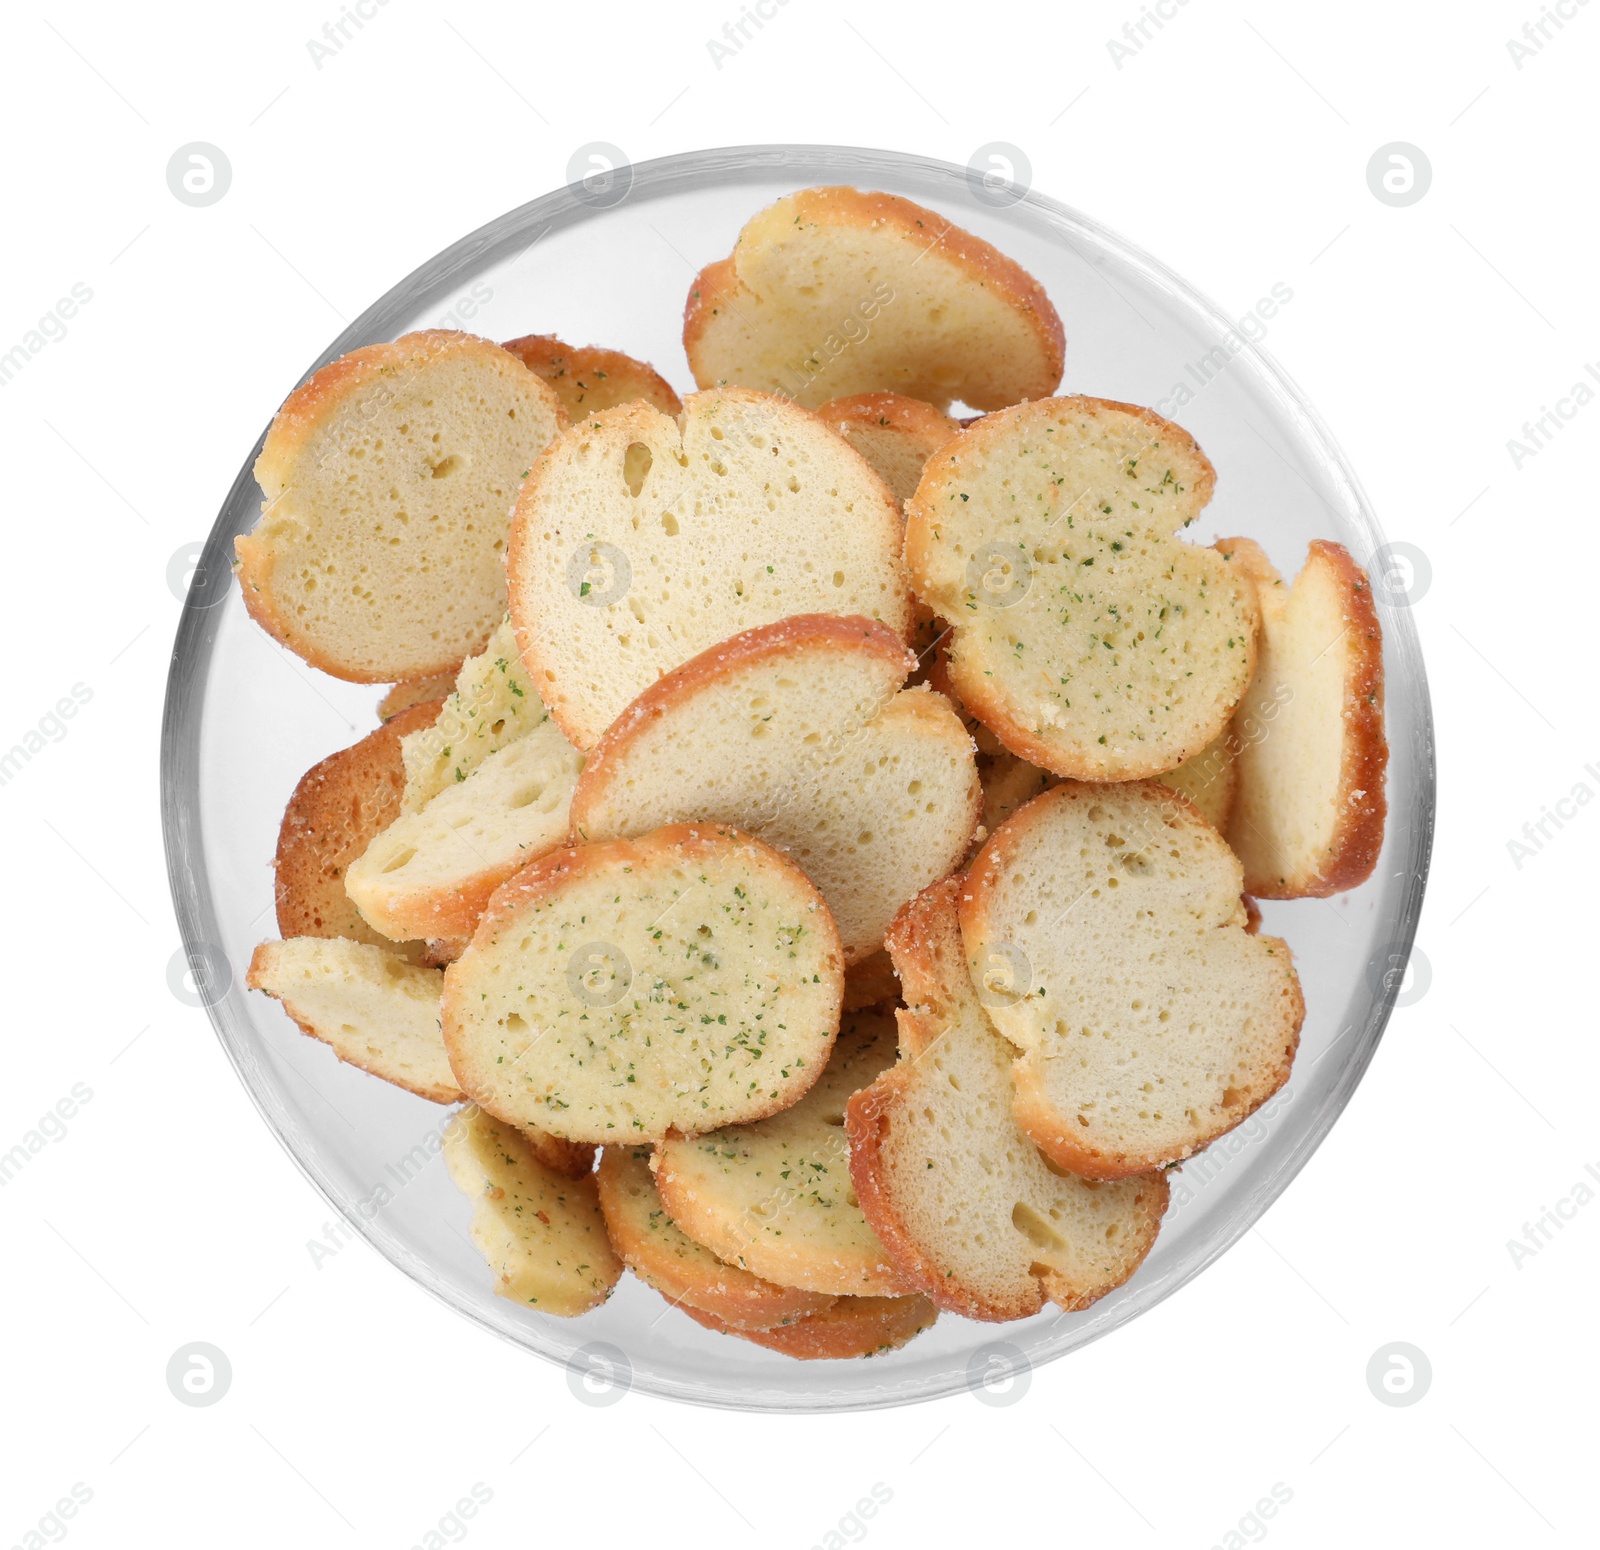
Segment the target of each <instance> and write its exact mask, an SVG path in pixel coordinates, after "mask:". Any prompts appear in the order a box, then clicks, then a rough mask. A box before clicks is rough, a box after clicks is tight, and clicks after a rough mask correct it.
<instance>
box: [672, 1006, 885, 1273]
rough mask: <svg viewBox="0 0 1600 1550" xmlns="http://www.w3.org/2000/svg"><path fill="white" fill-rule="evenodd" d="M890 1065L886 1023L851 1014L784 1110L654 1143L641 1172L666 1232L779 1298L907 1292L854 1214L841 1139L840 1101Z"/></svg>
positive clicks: (881, 1017) (879, 1015)
mask: <svg viewBox="0 0 1600 1550" xmlns="http://www.w3.org/2000/svg"><path fill="white" fill-rule="evenodd" d="M894 1056H895V1033H894V1020H893V1018H892V1017H890V1015H889V1014H888V1013H887V1012H882V1011H861V1012H854V1013H852V1014H851V1015H850V1016H848V1017H846V1018H845V1020H844V1026H843V1027H842V1028H841V1029H840V1030H839V1040H838V1043H837V1044H835V1045H834V1049H833V1058H832V1059H831V1060H830V1061H829V1062H828V1069H827V1070H826V1071H824V1072H823V1073H822V1075H821V1077H819V1078H818V1080H817V1084H816V1086H815V1087H813V1088H812V1089H811V1090H810V1092H808V1093H807V1094H806V1095H805V1096H804V1097H803V1098H801V1099H800V1101H799V1102H798V1103H796V1104H795V1105H794V1106H793V1107H792V1108H788V1109H785V1110H784V1111H783V1112H782V1113H781V1114H774V1115H773V1116H772V1117H771V1118H769V1119H764V1120H762V1121H760V1122H759V1123H758V1124H753V1125H739V1126H730V1127H727V1128H725V1129H722V1130H718V1131H714V1132H713V1133H711V1134H710V1135H702V1136H691V1137H682V1138H676V1137H675V1138H670V1139H668V1140H667V1141H665V1142H663V1143H662V1144H661V1145H660V1146H658V1147H657V1148H656V1153H655V1158H654V1161H653V1163H652V1167H653V1168H654V1169H655V1176H656V1188H657V1189H658V1190H660V1192H661V1201H662V1204H663V1205H665V1206H666V1208H667V1211H668V1213H669V1214H670V1215H671V1217H672V1219H673V1221H674V1222H676V1223H677V1224H678V1226H679V1227H681V1228H682V1229H683V1231H684V1232H686V1233H687V1234H688V1235H689V1236H690V1237H691V1238H693V1239H694V1240H695V1242H697V1243H703V1244H704V1245H705V1246H706V1247H707V1248H708V1249H710V1250H711V1251H712V1253H714V1254H716V1255H717V1256H718V1257H719V1258H720V1259H725V1260H727V1261H728V1262H729V1263H730V1264H734V1265H739V1266H742V1267H743V1268H744V1269H746V1270H749V1271H751V1272H752V1273H754V1274H755V1275H758V1276H763V1277H765V1278H766V1279H767V1280H769V1281H776V1282H777V1283H778V1284H779V1285H780V1286H798V1287H803V1288H804V1289H805V1290H806V1291H809V1292H824V1293H831V1294H833V1295H835V1296H845V1295H852V1296H874V1295H888V1296H893V1295H896V1294H898V1293H901V1292H904V1291H906V1290H908V1288H907V1287H906V1285H905V1283H904V1281H903V1280H902V1278H901V1277H900V1275H899V1273H898V1272H897V1271H896V1270H895V1269H894V1267H893V1265H892V1264H891V1263H890V1261H889V1258H888V1256H887V1255H886V1254H885V1253H884V1248H883V1245H882V1244H881V1243H879V1242H878V1239H877V1237H876V1235H875V1234H874V1233H873V1231H872V1229H871V1227H869V1226H868V1225H867V1219H866V1217H864V1216H863V1215H862V1214H861V1207H860V1205H859V1204H858V1203H857V1201H856V1192H855V1186H854V1184H853V1183H852V1182H851V1179H850V1160H849V1148H848V1145H847V1143H846V1141H845V1133H844V1109H845V1103H846V1101H847V1100H848V1099H849V1097H850V1095H851V1093H853V1092H856V1091H857V1090H858V1089H860V1088H862V1087H865V1086H866V1085H867V1084H868V1083H869V1082H871V1081H872V1080H873V1078H874V1077H876V1076H877V1075H878V1073H879V1072H880V1071H882V1070H883V1069H884V1067H885V1066H887V1065H890V1064H892V1062H893V1061H894Z"/></svg>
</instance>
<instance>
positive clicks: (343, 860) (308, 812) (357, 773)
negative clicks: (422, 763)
mask: <svg viewBox="0 0 1600 1550" xmlns="http://www.w3.org/2000/svg"><path fill="white" fill-rule="evenodd" d="M438 713H439V702H438V701H434V702H433V703H431V704H423V705H417V706H413V707H412V708H411V709H410V710H406V711H401V712H399V713H397V714H396V715H395V716H394V717H393V718H392V719H391V720H389V721H387V722H385V723H384V725H383V726H381V727H379V728H378V730H377V731H376V732H369V733H368V734H367V735H366V736H365V737H364V738H362V739H361V741H360V742H359V743H355V744H353V745H352V746H351V747H349V748H342V749H340V750H339V752H338V753H336V754H330V755H329V756H328V757H327V758H326V759H324V760H323V761H322V762H321V763H320V764H315V765H313V766H312V767H311V768H310V769H309V770H307V771H306V773H305V774H304V775H302V776H301V777H300V782H299V784H298V785H297V786H296V787H295V788H294V794H293V795H292V796H291V797H290V798H289V805H288V806H287V807H286V808H285V809H284V812H283V822H282V824H281V825H279V828H278V853H277V857H276V859H275V860H274V862H273V873H274V892H275V895H276V899H277V906H278V930H279V932H280V933H281V934H282V935H283V936H285V937H295V936H324V937H343V938H345V939H346V940H347V941H351V942H366V943H369V944H370V945H372V946H374V947H379V946H381V947H393V946H394V945H395V944H394V942H392V941H391V940H390V939H389V938H387V937H385V936H383V935H382V934H381V933H379V932H377V931H374V930H373V928H372V927H371V926H369V925H368V924H367V923H366V921H365V920H363V919H362V918H361V913H360V911H359V910H357V909H356V907H355V905H354V904H353V903H352V902H351V900H350V896H349V894H348V893H346V892H345V874H346V873H347V872H348V871H349V869H350V867H351V865H352V864H353V863H354V862H355V861H357V860H359V859H360V856H361V853H362V852H363V851H364V850H366V848H367V846H369V845H370V844H371V843H372V841H373V840H374V839H375V838H376V837H377V836H378V835H379V834H381V833H382V832H383V830H384V829H386V828H387V827H388V826H389V825H390V824H391V823H393V822H394V820H395V819H396V818H397V817H398V816H399V813H400V799H401V792H402V791H403V789H404V787H405V766H404V764H403V763H402V756H401V752H400V740H401V739H402V738H403V737H404V736H405V735H406V734H407V733H409V732H412V731H415V730H416V729H417V728H419V727H424V726H427V725H429V724H430V723H431V722H432V721H433V719H434V717H435V716H436V715H438ZM408 934H414V933H408ZM405 952H406V956H407V957H411V958H415V957H417V956H419V951H418V946H417V944H409V943H408V944H407V947H406V949H405Z"/></svg>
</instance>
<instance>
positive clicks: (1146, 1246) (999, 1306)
mask: <svg viewBox="0 0 1600 1550" xmlns="http://www.w3.org/2000/svg"><path fill="white" fill-rule="evenodd" d="M961 890H962V882H961V879H959V878H951V879H948V880H947V881H945V882H941V883H935V884H934V885H933V886H932V887H931V888H929V889H927V890H926V891H924V892H923V893H921V894H919V895H918V896H917V897H916V898H915V899H913V900H912V901H911V903H910V904H908V905H907V906H906V907H905V909H903V910H902V911H901V912H900V915H899V916H898V918H897V919H896V920H895V923H894V926H893V928H892V929H891V930H890V932H889V946H890V952H891V953H892V955H893V957H894V961H895V965H896V967H897V968H898V969H899V971H900V978H901V983H902V984H903V985H904V986H905V996H906V1007H905V1009H904V1010H903V1011H901V1012H900V1013H899V1014H898V1017H899V1025H900V1059H899V1062H898V1064H896V1065H893V1066H891V1067H890V1068H889V1069H888V1070H886V1071H885V1072H884V1073H883V1074H882V1075H881V1076H879V1077H878V1079H877V1080H876V1081H875V1082H873V1084H872V1085H871V1086H870V1087H867V1088H864V1089H862V1091H860V1092H858V1093H857V1094H856V1095H855V1096H854V1097H853V1098H851V1100H850V1103H849V1106H848V1108H847V1110H846V1117H845V1127H846V1130H847V1132H848V1135H849V1141H850V1172H851V1175H852V1177H853V1178H854V1179H855V1185H856V1193H857V1195H858V1196H859V1198H860V1201H861V1209H862V1211H863V1213H864V1214H865V1215H866V1218H867V1220H868V1221H869V1222H870V1223H871V1224H872V1226H873V1229H874V1231H876V1233H877V1235H878V1238H879V1240H880V1241H881V1242H882V1244H883V1246H884V1248H885V1249H886V1250H887V1251H888V1253H889V1257H890V1259H891V1260H892V1261H893V1262H894V1264H895V1266H896V1268H897V1269H898V1270H899V1272H900V1274H901V1276H902V1278H903V1279H904V1280H905V1281H906V1282H907V1283H908V1284H910V1285H912V1286H915V1287H917V1288H919V1289H920V1290H921V1291H923V1292H926V1293H927V1295H928V1296H929V1297H931V1298H932V1299H933V1301H934V1302H935V1303H937V1304H938V1305H939V1306H940V1307H941V1308H945V1309H948V1310H949V1311H951V1312H953V1313H959V1314H961V1315H962V1316H963V1317H965V1318H973V1319H994V1320H1000V1319H1022V1318H1027V1317H1028V1316H1029V1315H1030V1314H1034V1313H1037V1312H1038V1311H1039V1309H1040V1308H1041V1307H1043V1306H1044V1303H1045V1300H1046V1299H1047V1298H1048V1299H1049V1300H1050V1301H1051V1302H1053V1303H1055V1304H1056V1305H1057V1306H1058V1307H1060V1308H1063V1309H1065V1310H1066V1311H1067V1312H1069V1313H1072V1312H1077V1311H1078V1310H1079V1309H1081V1308H1087V1307H1088V1306H1089V1305H1090V1304H1091V1303H1093V1302H1095V1301H1097V1300H1098V1299H1099V1298H1101V1297H1103V1296H1105V1294H1106V1293H1107V1292H1109V1291H1111V1290H1112V1289H1113V1288H1115V1287H1118V1286H1121V1285H1122V1283H1123V1282H1124V1281H1126V1280H1127V1279H1128V1278H1129V1276H1131V1275H1132V1274H1133V1273H1134V1271H1135V1270H1137V1269H1138V1268H1139V1266H1140V1264H1141V1263H1142V1262H1143V1260H1144V1257H1145V1255H1146V1254H1148V1253H1149V1252H1150V1247H1151V1245H1152V1244H1153V1243H1154V1242H1155V1239H1156V1232H1157V1230H1158V1229H1159V1228H1160V1225H1161V1217H1162V1213H1163V1212H1164V1211H1165V1210H1166V1208H1167V1181H1166V1177H1165V1175H1164V1174H1162V1173H1160V1172H1159V1171H1158V1172H1154V1173H1146V1174H1141V1175H1139V1176H1137V1177H1135V1178H1130V1179H1124V1180H1121V1181H1119V1182H1116V1183H1104V1184H1096V1183H1091V1182H1089V1181H1088V1180H1086V1179H1080V1178H1078V1177H1076V1176H1075V1175H1073V1174H1070V1173H1067V1172H1065V1171H1064V1170H1062V1169H1060V1168H1058V1167H1055V1166H1053V1165H1052V1164H1051V1163H1049V1162H1047V1161H1046V1160H1045V1157H1044V1155H1043V1154H1042V1153H1041V1152H1040V1151H1039V1150H1038V1149H1037V1148H1036V1147H1035V1146H1034V1144H1033V1143H1032V1142H1031V1141H1030V1140H1029V1139H1028V1138H1027V1137H1026V1136H1025V1135H1024V1134H1023V1133H1022V1131H1021V1130H1020V1129H1018V1127H1017V1122H1016V1120H1015V1119H1014V1118H1013V1116H1012V1112H1011V1103H1012V1085H1011V1067H1012V1063H1013V1061H1014V1060H1015V1058H1016V1051H1015V1050H1014V1049H1013V1048H1012V1047H1011V1045H1009V1044H1008V1043H1007V1042H1006V1041H1005V1040H1004V1039H1003V1038H1001V1037H1000V1035H999V1034H997V1033H996V1032H995V1031H994V1026H993V1024H991V1023H990V1021H989V1018H988V1014H987V1013H986V1012H985V1011H984V1009H983V1006H982V1003H981V1002H980V1001H979V1000H978V997H977V994H976V993H975V991H974V990H973V987H972V981H971V979H970V978H969V977H968V973H967V962H966V955H965V953H964V951H963V949H962V944H961V931H960V926H959V923H958V921H957V918H956V905H957V901H958V900H959V898H960V895H961Z"/></svg>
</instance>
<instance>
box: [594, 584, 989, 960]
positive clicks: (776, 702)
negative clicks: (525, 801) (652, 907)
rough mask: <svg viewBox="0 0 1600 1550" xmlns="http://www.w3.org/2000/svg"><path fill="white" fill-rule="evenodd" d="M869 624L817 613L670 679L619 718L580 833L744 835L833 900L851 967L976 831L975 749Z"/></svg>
mask: <svg viewBox="0 0 1600 1550" xmlns="http://www.w3.org/2000/svg"><path fill="white" fill-rule="evenodd" d="M914 665H915V659H914V658H913V657H912V656H911V654H910V652H908V651H907V650H906V648H905V646H904V645H903V644H902V643H901V642H900V640H899V639H898V637H896V636H895V635H894V634H892V633H891V632H890V631H889V630H887V629H885V628H884V626H882V625H881V624H874V623H873V622H872V621H871V620H870V619H840V618H835V617H832V616H830V615H827V614H811V615H805V616H802V617H799V618H794V619H785V620H783V621H782V622H781V623H778V624H771V625H765V626H763V627H762V628H760V629H755V630H749V631H747V632H746V633H745V634H743V635H738V636H735V637H734V638H733V639H732V640H729V641H724V642H723V643H722V644H721V645H719V646H714V647H713V648H712V649H711V650H709V651H706V652H702V653H701V654H700V655H699V656H697V657H695V658H694V659H693V660H691V661H689V662H686V663H684V665H683V666H682V667H680V668H678V669H676V670H675V671H673V672H671V673H669V674H667V676H666V677H664V678H661V679H658V680H657V681H656V682H655V683H654V684H652V685H651V686H650V687H649V688H648V689H646V690H645V691H644V693H643V694H641V695H640V696H639V697H638V699H636V700H635V701H634V702H633V703H632V704H631V705H630V706H628V708H627V709H626V710H625V711H624V712H623V713H622V714H621V715H620V716H619V717H618V718H617V719H616V721H615V722H614V723H613V724H612V726H611V728H610V729H609V730H608V731H607V732H606V734H605V736H603V737H602V738H601V739H600V741H599V742H598V743H596V744H595V746H594V749H593V751H592V752H591V753H590V755H589V760H588V763H587V764H585V766H584V770H583V775H582V777H581V778H580V779H579V781H578V789H577V791H576V792H575V793H574V795H573V798H572V827H573V834H574V836H575V837H577V838H579V839H588V840H602V839H613V838H616V837H618V836H620V835H630V834H645V833H648V832H649V831H650V830H651V829H655V828H659V827H660V826H661V825H662V824H666V823H678V822H684V821H687V820H691V819H705V820H712V821H716V822H722V823H732V824H737V825H738V826H739V827H740V828H743V829H746V830H748V831H749V832H751V833H753V834H757V835H759V836H760V837H761V838H762V839H764V840H765V841H766V842H767V843H768V844H769V845H773V846H775V847H776V848H777V849H778V850H781V851H782V852H783V853H784V854H785V855H786V856H788V857H789V858H790V859H791V860H792V861H793V862H794V863H795V864H796V865H797V866H798V867H799V868H800V869H801V870H802V871H803V872H804V873H805V874H806V876H808V877H809V878H810V879H811V880H812V882H814V883H815V884H816V885H817V887H818V888H819V889H820V890H821V892H822V896H823V898H824V899H826V900H827V901H828V908H829V910H830V911H831V912H832V914H833V918H834V921H835V922H836V924H837V925H838V928H839V937H840V940H841V941H842V942H843V944H844V954H845V962H846V963H856V962H859V961H860V960H861V959H863V958H866V957H868V956H869V955H870V954H872V953H874V952H876V951H877V949H878V948H879V947H880V946H881V945H882V942H883V933H884V930H885V928H886V927H887V926H888V924H889V922H890V921H891V920H893V919H894V915H895V911H896V910H898V909H899V908H900V906H901V905H902V904H904V903H905V901H906V900H907V899H909V898H911V897H912V896H913V895H914V894H916V893H917V892H918V891H919V890H920V889H922V888H924V887H926V885H927V884H928V883H930V882H932V881H933V880H934V879H935V878H938V877H943V876H945V875H946V873H948V872H950V871H951V870H952V869H953V868H954V867H955V866H956V865H957V864H958V863H959V862H960V860H961V858H962V856H963V855H964V854H965V853H966V849H967V845H968V843H969V842H970V840H971V838H972V832H973V829H974V827H975V826H976V824H977V821H978V801H979V788H978V777H977V771H976V768H975V766H974V764H973V758H972V742H971V739H970V738H969V737H968V736H967V734H966V732H965V731H964V730H963V729H962V726H961V721H960V718H959V717H958V716H957V715H956V713H955V711H954V710H952V709H951V707H950V704H949V702H948V701H947V700H946V699H944V698H943V696H941V695H937V694H934V693H932V692H930V691H929V690H927V689H906V690H902V689H901V687H900V686H901V684H902V683H903V682H904V681H905V678H906V675H907V674H908V673H909V672H910V671H911V669H912V667H913V666H914Z"/></svg>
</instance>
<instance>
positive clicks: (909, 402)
mask: <svg viewBox="0 0 1600 1550" xmlns="http://www.w3.org/2000/svg"><path fill="white" fill-rule="evenodd" d="M811 412H812V413H813V414H814V415H816V417H817V418H818V419H819V420H821V421H822V422H823V424H824V425H828V426H831V427H832V428H833V429H834V430H836V431H838V432H839V433H840V435H848V433H849V432H850V431H853V430H886V431H901V432H903V433H904V434H905V435H907V436H914V437H916V438H917V439H918V440H919V441H921V442H923V443H924V444H925V445H926V446H927V448H928V452H929V455H930V456H931V455H932V454H933V453H934V452H937V451H938V450H939V448H940V447H942V446H943V445H944V444H945V443H946V442H947V441H949V440H950V438H951V437H952V436H956V435H959V434H960V431H961V425H960V422H959V421H957V420H952V419H951V418H950V416H949V415H947V414H945V413H944V412H943V411H941V410H938V409H935V408H934V407H933V405H932V404H930V403H927V402H925V401H924V400H922V399H920V398H908V397H906V395H905V394H904V393H890V392H879V393H851V394H849V395H848V396H846V397H844V398H830V399H829V400H828V401H827V403H825V404H819V405H818V406H817V407H816V408H815V409H813V410H812V411H811Z"/></svg>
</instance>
